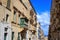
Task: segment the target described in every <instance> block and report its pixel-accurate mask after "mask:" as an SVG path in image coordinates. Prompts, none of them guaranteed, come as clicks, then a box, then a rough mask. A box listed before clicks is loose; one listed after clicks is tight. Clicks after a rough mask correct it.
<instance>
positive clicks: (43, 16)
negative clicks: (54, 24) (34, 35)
mask: <svg viewBox="0 0 60 40" xmlns="http://www.w3.org/2000/svg"><path fill="white" fill-rule="evenodd" d="M37 20H38V22H40V24H41V26H42V27H41V28H42V29H43V31H44V34H48V28H49V24H50V12H48V11H45V12H41V13H40V14H39V13H38V14H37Z"/></svg>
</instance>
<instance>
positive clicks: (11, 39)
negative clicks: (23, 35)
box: [11, 32, 14, 40]
mask: <svg viewBox="0 0 60 40" xmlns="http://www.w3.org/2000/svg"><path fill="white" fill-rule="evenodd" d="M13 39H14V32H12V39H11V40H13Z"/></svg>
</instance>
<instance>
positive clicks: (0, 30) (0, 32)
mask: <svg viewBox="0 0 60 40" xmlns="http://www.w3.org/2000/svg"><path fill="white" fill-rule="evenodd" d="M5 27H6V28H8V30H7V33H8V34H7V40H11V24H9V23H5V22H0V40H4V33H5V30H4V29H5Z"/></svg>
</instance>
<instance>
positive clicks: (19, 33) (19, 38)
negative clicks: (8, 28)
mask: <svg viewBox="0 0 60 40" xmlns="http://www.w3.org/2000/svg"><path fill="white" fill-rule="evenodd" d="M18 40H20V32H19V33H18Z"/></svg>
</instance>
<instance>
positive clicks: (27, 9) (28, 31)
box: [0, 0, 37, 40]
mask: <svg viewBox="0 0 60 40" xmlns="http://www.w3.org/2000/svg"><path fill="white" fill-rule="evenodd" d="M0 22H1V23H6V25H7V26H9V25H10V27H11V28H10V30H11V32H8V31H7V33H3V34H4V36H3V37H1V34H0V40H8V39H9V38H10V39H9V40H36V25H37V20H36V13H35V11H34V9H33V7H32V6H31V2H30V0H0ZM8 24H9V25H8ZM0 26H1V25H0ZM3 26H4V25H2V27H3ZM0 28H1V27H0ZM3 28H4V30H9V28H8V27H3ZM0 32H2V30H1V31H0ZM8 33H10V35H11V36H9V37H8Z"/></svg>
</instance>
